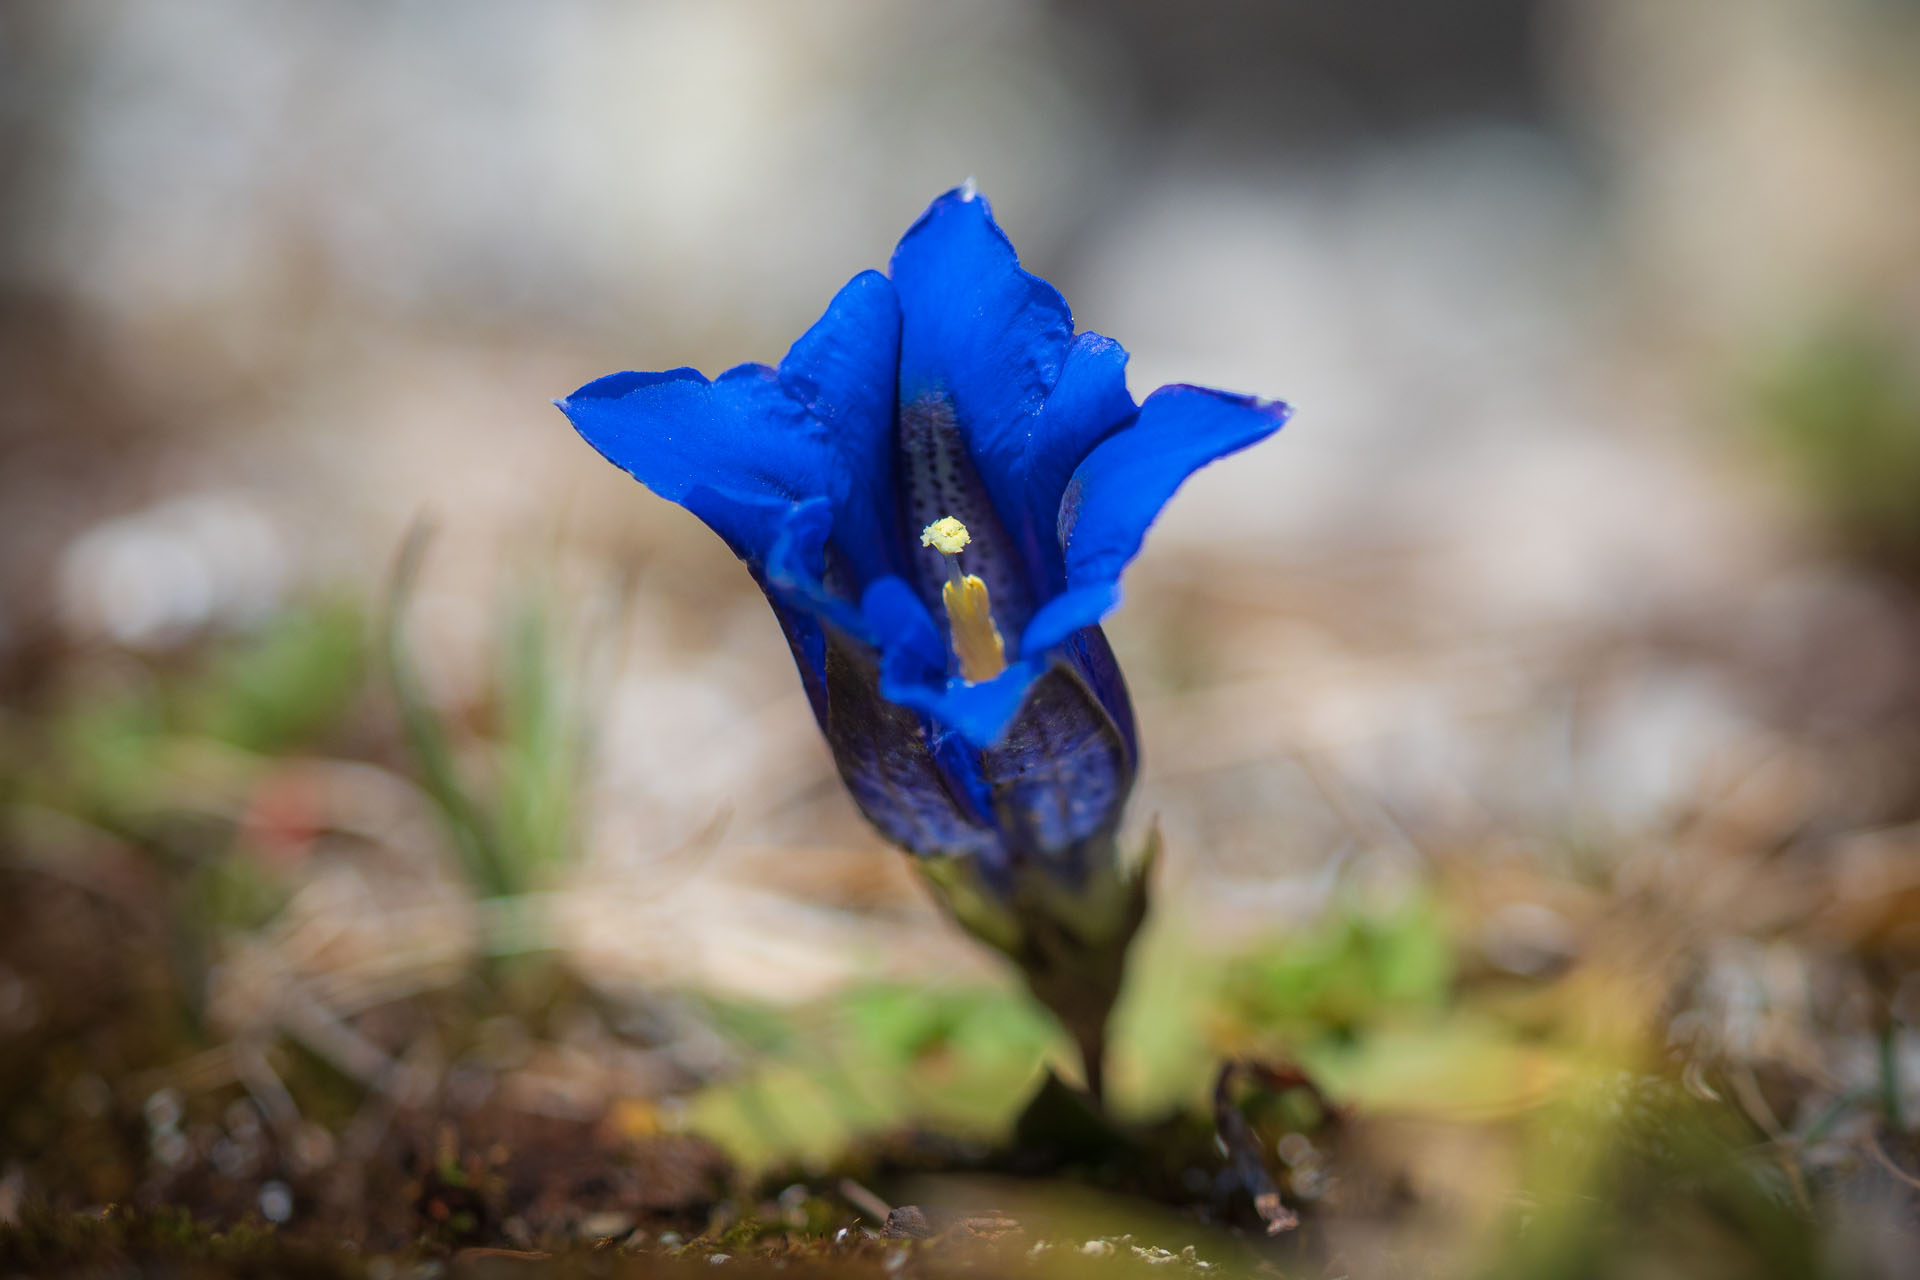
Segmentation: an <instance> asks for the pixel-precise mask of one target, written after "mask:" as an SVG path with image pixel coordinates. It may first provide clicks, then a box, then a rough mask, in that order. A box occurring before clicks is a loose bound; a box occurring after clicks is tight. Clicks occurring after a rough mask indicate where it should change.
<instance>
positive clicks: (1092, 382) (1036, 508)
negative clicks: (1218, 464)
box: [1010, 333, 1136, 595]
mask: <svg viewBox="0 0 1920 1280" xmlns="http://www.w3.org/2000/svg"><path fill="white" fill-rule="evenodd" d="M1135 412H1136V410H1135V408H1134V403H1133V397H1132V396H1131V395H1129V394H1128V392H1127V350H1126V348H1125V347H1123V346H1121V345H1120V344H1119V343H1117V342H1115V341H1114V340H1113V339H1111V338H1105V337H1102V336H1101V335H1099V334H1097V333H1083V334H1080V335H1079V336H1078V337H1076V338H1075V339H1074V340H1073V346H1072V347H1070V348H1069V349H1068V351H1067V360H1066V364H1065V366H1064V367H1062V369H1061V370H1060V380H1059V382H1057V383H1055V384H1054V387H1053V391H1052V393H1051V394H1050V395H1048V396H1047V402H1046V405H1045V406H1044V407H1043V408H1042V409H1041V410H1040V420H1039V422H1037V423H1035V424H1034V427H1033V431H1032V434H1031V435H1030V436H1029V437H1028V439H1027V441H1026V445H1025V452H1024V453H1023V454H1022V456H1021V457H1019V458H1018V459H1017V460H1010V465H1011V466H1012V468H1013V470H1014V472H1015V473H1016V474H1017V475H1018V477H1019V480H1020V498H1019V503H1020V516H1019V522H1020V525H1021V538H1022V541H1023V543H1024V549H1025V550H1026V552H1027V554H1028V556H1029V557H1030V558H1031V559H1032V560H1033V562H1034V563H1036V564H1038V565H1039V566H1041V568H1042V570H1043V573H1044V578H1043V580H1042V581H1041V582H1040V583H1038V584H1036V585H1038V586H1040V587H1041V588H1042V589H1043V590H1044V591H1045V592H1046V594H1049V595H1051V594H1052V593H1054V592H1056V591H1059V590H1060V588H1061V587H1062V586H1063V585H1064V581H1063V578H1062V573H1063V566H1062V564H1061V555H1060V533H1059V522H1060V496H1061V495H1062V494H1063V493H1065V492H1066V489H1067V483H1068V481H1069V479H1070V478H1071V477H1072V475H1073V472H1074V469H1075V468H1076V467H1078V466H1079V465H1080V464H1081V462H1083V461H1084V460H1085V459H1086V456H1087V454H1089V453H1090V452H1092V450H1093V448H1094V446H1095V445H1098V444H1099V443H1100V442H1101V441H1102V440H1104V439H1106V438H1107V437H1108V436H1110V435H1112V434H1113V433H1114V432H1115V431H1117V430H1119V429H1120V428H1121V427H1124V426H1125V425H1126V424H1127V423H1128V421H1130V420H1131V419H1132V417H1133V415H1134V413H1135Z"/></svg>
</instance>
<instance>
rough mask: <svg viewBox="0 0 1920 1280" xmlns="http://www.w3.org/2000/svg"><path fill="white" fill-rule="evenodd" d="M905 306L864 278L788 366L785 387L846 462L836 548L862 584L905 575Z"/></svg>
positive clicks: (804, 339) (873, 278) (791, 354)
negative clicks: (900, 445) (900, 415)
mask: <svg viewBox="0 0 1920 1280" xmlns="http://www.w3.org/2000/svg"><path fill="white" fill-rule="evenodd" d="M899 367H900V305H899V303H898V301H897V300H896V299H895V297H894V292H893V284H892V282H891V281H889V280H888V279H887V278H886V277H885V276H883V275H881V274H880V273H879V272H877V271H863V272H861V273H860V274H859V275H857V276H855V277H854V278H853V279H852V280H850V281H848V282H847V284H846V285H845V286H844V287H843V288H841V290H840V292H839V293H838V294H836V295H834V299H833V302H832V303H831V304H830V305H829V306H828V307H827V310H826V313H825V314H824V315H822V316H821V317H820V319H819V320H818V321H817V322H815V324H814V326H813V327H812V328H811V329H808V330H807V332H806V333H805V334H803V335H801V338H800V340H799V341H798V342H796V343H794V344H793V348H792V349H791V350H790V351H788V352H787V358H786V359H785V360H782V361H781V362H780V385H781V386H782V387H784V388H785V389H786V391H787V393H788V395H790V396H791V397H792V398H793V399H794V400H795V401H796V402H798V403H799V404H800V405H801V407H803V408H804V409H805V410H806V411H807V412H808V413H809V414H810V415H812V416H813V418H814V419H816V420H817V421H818V422H819V423H820V424H821V425H822V426H823V427H824V428H825V429H826V433H827V438H828V440H829V441H830V442H831V444H832V447H833V449H834V452H835V454H836V455H837V458H838V462H839V474H838V476H837V477H836V483H835V486H834V491H833V492H832V494H831V495H830V496H831V497H832V498H833V501H834V518H833V541H834V544H835V545H836V546H837V547H839V548H840V549H841V551H842V552H843V553H844V554H845V556H846V557H847V560H848V562H849V563H850V564H851V565H852V567H853V570H854V573H855V575H856V577H857V579H858V581H859V583H861V584H865V583H868V582H871V581H873V580H874V579H875V578H879V577H882V576H884V575H886V574H889V573H897V572H899V571H900V568H901V566H900V565H899V564H898V563H897V561H898V553H899V534H898V532H897V530H896V529H895V527H894V526H895V521H894V516H893V412H894V403H895V401H896V400H897V398H898V396H897V390H896V380H897V378H898V376H899Z"/></svg>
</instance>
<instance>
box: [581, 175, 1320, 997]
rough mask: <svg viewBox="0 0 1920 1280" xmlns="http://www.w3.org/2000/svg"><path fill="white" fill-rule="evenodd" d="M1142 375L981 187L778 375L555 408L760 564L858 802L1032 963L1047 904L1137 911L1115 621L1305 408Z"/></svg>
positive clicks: (636, 382)
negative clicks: (1137, 584)
mask: <svg viewBox="0 0 1920 1280" xmlns="http://www.w3.org/2000/svg"><path fill="white" fill-rule="evenodd" d="M1126 361H1127V353H1126V351H1125V350H1123V349H1122V348H1121V346H1120V345H1119V344H1118V343H1116V342H1114V341H1113V340H1111V339H1109V338H1104V337H1102V336H1100V335H1099V334H1095V333H1079V334H1076V333H1075V332H1074V327H1073V317H1072V314H1071V313H1070V312H1069V311H1068V309H1067V305H1066V302H1065V301H1064V300H1063V299H1062V298H1061V297H1060V295H1059V293H1058V292H1056V291H1055V290H1054V289H1053V287H1052V286H1051V285H1049V284H1047V283H1046V282H1045V281H1044V280H1041V279H1039V278H1037V277H1035V276H1033V275H1029V274H1028V273H1027V272H1025V271H1023V270H1021V268H1020V264H1019V260H1018V259H1017V258H1016V256H1015V254H1014V250H1013V246H1012V245H1011V244H1010V243H1009V242H1008V240H1007V238H1006V236H1005V235H1004V234H1003V233H1002V232H1001V230H1000V228H999V227H998V226H997V225H995V223H994V221H993V215H992V213H991V211H990V210H989V209H988V207H987V202H986V201H985V200H984V199H982V198H980V197H979V196H978V195H976V194H975V193H974V192H973V190H972V188H971V185H970V184H969V186H967V187H963V188H960V189H957V190H954V191H950V192H948V193H947V194H945V195H943V196H941V197H940V198H939V199H937V200H935V201H934V202H933V204H932V205H931V206H930V207H929V208H928V209H927V211H926V213H924V214H923V215H922V216H921V217H920V220H919V221H918V222H916V223H915V224H914V225H913V227H912V228H911V229H910V230H908V232H907V234H906V236H905V237H904V238H903V239H902V240H901V241H900V244H899V247H898V248H897V249H896V250H895V251H894V255H893V262H892V265H891V268H890V271H889V274H887V275H881V274H880V273H879V272H875V271H865V272H862V273H861V274H859V275H857V276H855V277H854V278H853V279H852V280H851V281H850V282H848V284H847V285H846V287H845V288H843V289H841V290H840V292H839V294H838V295H836V296H835V298H834V299H833V302H832V304H831V305H830V306H829V307H828V308H827V311H826V314H825V315H823V316H822V317H821V318H820V320H819V322H818V323H816V324H815V325H814V326H813V327H812V328H811V329H809V330H808V331H807V332H806V333H805V334H804V335H803V336H802V337H801V338H800V340H799V341H798V342H796V343H795V344H794V345H793V348H792V350H790V351H789V352H788V353H787V356H786V359H784V360H783V361H781V362H780V365H779V367H778V368H769V367H767V366H766V365H760V364H743V365H739V366H737V367H735V368H733V369H729V370H728V371H726V372H725V373H723V374H721V375H720V376H719V377H718V378H715V379H712V380H709V379H707V378H706V377H704V376H702V375H701V374H699V373H698V372H696V371H694V370H692V369H671V370H668V371H666V372H663V373H617V374H613V375H611V376H609V377H605V378H600V379H598V380H597V381H594V382H590V383H588V384H587V385H586V386H584V387H582V388H580V389H579V390H578V391H576V392H574V393H573V394H572V395H570V396H568V397H567V398H565V399H564V400H561V401H559V402H558V403H559V406H560V408H561V409H562V410H564V411H565V412H566V415H567V417H568V418H569V419H570V420H571V421H572V422H573V425H574V426H575V427H576V428H577V429H578V430H579V432H580V434H581V435H583V436H584V437H586V439H587V441H588V442H589V443H590V444H592V445H593V447H594V448H595V449H597V450H599V451H600V453H601V454H603V455H604V456H605V457H606V458H607V459H608V460H609V461H611V462H612V463H614V464H615V465H616V466H619V467H620V468H622V469H623V470H625V471H627V472H628V473H630V474H631V475H633V476H634V477H635V478H636V479H638V480H639V481H640V482H641V483H643V484H645V485H646V486H647V487H648V488H650V489H652V490H653V491H654V492H655V493H658V494H660V495H661V496H662V497H665V498H668V499H670V500H672V501H674V502H677V503H679V504H680V505H682V506H684V507H686V508H687V509H688V510H689V511H691V512H693V513H694V514H695V515H697V516H699V517H700V518H701V519H702V520H703V521H705V522H706V523H707V525H708V526H710V527H711V528H712V529H713V530H714V532H716V533H718V534H719V535H720V536H721V537H722V538H724V539H725V540H726V542H727V545H728V546H730V547H731V548H732V549H733V551H734V554H736V555H738V556H739V557H740V559H742V560H743V561H745V562H746V564H747V566H748V568H749V569H750V570H751V571H752V573H753V575H754V577H755V579H756V580H757V581H758V582H759V584H760V586H761V587H762V589H763V590H764V591H765V592H766V594H767V598H768V600H769V601H770V602H771V604H772V605H773V610H774V613H775V614H776V615H777V616H778V618H779V621H780V625H781V627H782V629H783V630H784V631H785V633H786V636H787V641H788V643H789V645H790V646H791V647H792V650H793V655H794V659H795V661H796V663H797V664H798V666H799V668H800V677H801V680H802V682H803V684H804V685H805V686H806V691H807V696H808V698H809V700H810V701H811V703H812V706H813V712H814V715H815V716H816V718H817V719H818V720H819V723H820V727H821V729H822V730H823V731H824V733H825V734H826V738H827V742H828V743H829V744H830V746H831V748H832V751H833V756H834V760H835V762H836V763H837V764H838V766H839V770H840V774H841V777H842V778H843V779H844V780H845V782H846V785H847V788H848V790H849V791H850V792H851V793H852V795H853V798H854V799H855V801H856V802H857V803H858V804H859V806H860V808H861V810H862V811H863V812H864V813H865V814H866V816H867V817H868V818H869V819H870V820H871V821H872V822H873V824H874V825H875V826H876V827H878V828H879V830H880V831H881V832H882V834H884V835H885V836H886V837H887V838H888V839H890V840H892V841H893V842H894V843H895V844H898V845H900V846H901V847H903V848H905V849H907V850H908V851H910V852H912V853H914V854H917V855H920V856H921V858H922V860H923V865H926V866H927V867H929V869H934V870H936V874H940V875H941V882H942V883H943V884H945V885H947V886H948V888H949V891H950V899H949V900H950V903H952V904H953V905H955V906H956V911H957V912H959V913H960V914H961V915H962V918H963V920H965V921H966V922H967V923H969V924H970V925H971V926H972V927H974V928H975V929H976V930H977V931H980V932H982V933H983V934H986V935H988V936H989V937H991V939H992V940H993V941H995V942H997V943H998V944H999V945H1001V946H1003V947H1005V948H1007V949H1008V950H1009V951H1013V952H1016V954H1017V953H1018V952H1019V950H1020V949H1021V948H1028V949H1031V947H1032V946H1034V945H1036V944H1035V943H1034V941H1033V938H1032V935H1033V934H1034V932H1035V929H1034V928H1033V921H1034V920H1035V919H1037V918H1039V917H1041V916H1045V917H1047V918H1049V919H1052V920H1055V921H1060V920H1065V921H1066V922H1067V924H1068V926H1070V929H1071V930H1072V931H1077V932H1078V933H1079V934H1082V935H1084V934H1086V933H1087V932H1088V930H1089V929H1091V930H1092V932H1095V933H1100V932H1111V929H1103V928H1101V927H1100V926H1098V925H1094V924H1089V923H1088V921H1087V920H1086V918H1085V917H1086V916H1087V907H1086V903H1087V901H1089V900H1091V899H1099V900H1102V901H1105V900H1107V899H1112V898H1113V897H1114V895H1113V894H1112V893H1111V892H1109V891H1108V890H1109V889H1110V887H1111V885H1112V884H1113V883H1114V873H1113V868H1114V865H1115V859H1114V857H1113V840H1114V832H1115V829H1116V827H1117V825H1118V823H1119V819H1120V812H1121V808H1122V806H1123V804H1124V802H1125V800H1126V797H1127V793H1128V791H1129V790H1130V788H1131V787H1132V784H1133V778H1134V772H1135V768H1136V764H1137V760H1138V751H1139V748H1138V743H1137V741H1136V738H1135V732H1134V720H1133V711H1132V708H1131V706H1130V705H1129V703H1128V699H1127V691H1126V685H1125V683H1124V681H1123V680H1122V679H1121V675H1120V671H1119V668H1118V667H1117V666H1116V665H1115V663H1114V658H1113V653H1112V651H1111V650H1110V649H1109V648H1108V646H1107V641H1106V638H1105V637H1104V636H1103V635H1102V633H1101V631H1100V627H1099V625H1098V624H1099V622H1100V620H1101V619H1102V618H1103V617H1105V616H1106V615H1107V614H1108V613H1109V612H1110V611H1111V610H1112V609H1113V608H1114V607H1115V606H1116V605H1117V604H1118V603H1119V601H1120V586H1119V582H1120V574H1121V572H1122V570H1124V569H1125V568H1126V566H1127V563H1128V562H1129V561H1130V560H1132V559H1133V557H1134V555H1135V553H1136V552H1138V551H1139V549H1140V544H1141V539H1142V538H1143V537H1144V536H1145V534H1146V531H1147V528H1148V526H1149V525H1151V524H1152V523H1153V520H1154V518H1155V516H1157V515H1158V514H1159V512H1160V509H1161V507H1162V506H1164V505H1165V504H1166V502H1167V500H1168V499H1169V498H1171V497H1172V496H1173V492H1174V490H1175V489H1177V488H1178V487H1179V486H1180V484H1181V482H1182V481H1184V480H1185V479H1186V478H1187V476H1189V475H1191V474H1192V473H1193V472H1194V471H1196V470H1198V469H1199V468H1200V467H1202V466H1204V465H1206V464H1207V463H1208V462H1211V461H1213V460H1214V459H1215V458H1219V457H1221V456H1223V455H1225V454H1228V453H1232V452H1234V451H1235V450H1238V449H1243V448H1245V447H1246V446H1248V445H1251V444H1253V443H1254V442H1256V441H1258V440H1261V439H1263V438H1265V437H1266V436H1268V435H1270V434H1272V433H1273V432H1274V431H1276V430H1278V429H1279V427H1280V425H1281V424H1282V423H1283V422H1284V421H1285V420H1286V417H1287V414H1288V409H1287V407H1286V406H1285V405H1283V404H1280V403H1277V402H1275V401H1270V400H1257V399H1254V398H1252V397H1248V396H1240V395H1231V394H1228V393H1225V392H1221V391H1210V390H1206V389H1203V388H1200V387H1191V386H1170V387H1162V388H1161V389H1160V390H1158V391H1156V392H1154V393H1153V394H1152V395H1150V396H1148V397H1147V399H1146V400H1145V402H1144V403H1141V404H1139V405H1136V404H1135V403H1134V400H1133V398H1132V396H1131V395H1130V394H1128V391H1127V385H1126V377H1125V370H1126ZM1122 896H1123V897H1124V896H1125V895H1122ZM960 897H965V898H967V899H968V900H969V901H971V902H973V905H974V906H975V907H977V908H979V909H978V910H973V911H971V912H969V911H968V910H967V909H964V908H963V907H962V906H961V905H960V904H959V902H958V899H959V898H960ZM1042 899H1044V900H1046V902H1047V904H1048V905H1047V906H1046V907H1045V908H1044V909H1041V908H1039V907H1037V906H1036V904H1037V903H1039V902H1040V900H1042ZM1009 906H1011V907H1012V908H1013V910H1012V913H1011V914H1008V912H1007V910H1006V908H1008V907H1009ZM988 908H993V909H994V910H993V911H992V912H989V914H990V915H991V916H992V919H991V920H989V918H988V915H983V914H982V912H983V911H986V910H987V909H988ZM1103 912H1104V913H1105V914H1111V912H1110V911H1107V910H1106V909H1105V908H1102V909H1101V911H1099V912H1095V914H1101V913H1103ZM1122 914H1125V909H1124V908H1123V909H1122ZM1134 922H1135V923H1137V913H1136V915H1135V921H1134ZM1114 927H1118V926H1114ZM1131 931H1132V927H1131V925H1128V926H1126V928H1125V932H1126V933H1128V934H1130V933H1131ZM1120 945H1121V947H1122V949H1123V948H1124V940H1123V941H1122V942H1121V944H1120ZM1069 949H1071V948H1069ZM1023 963H1028V967H1029V972H1030V974H1031V972H1032V962H1031V961H1030V960H1023ZM1067 963H1071V961H1067ZM1116 972H1117V971H1116ZM1116 981H1117V978H1116ZM1036 989H1038V983H1036ZM1044 998H1046V997H1045V995H1044V993H1043V999H1044ZM1049 1003H1053V1002H1052V1001H1049ZM1104 1012H1105V1011H1104V1009H1103V1010H1101V1016H1102V1018H1104Z"/></svg>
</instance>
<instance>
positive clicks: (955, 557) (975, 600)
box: [920, 516, 1007, 684]
mask: <svg viewBox="0 0 1920 1280" xmlns="http://www.w3.org/2000/svg"><path fill="white" fill-rule="evenodd" d="M971 541H973V537H972V535H970V534H969V533H968V532H967V526H965V525H964V524H961V523H960V522H959V521H958V520H956V519H954V518H953V517H952V516H944V517H942V518H941V519H939V520H935V521H934V522H933V523H932V524H930V525H928V526H927V527H926V531H925V532H923V533H922V534H921V535H920V544H921V545H922V546H927V547H932V548H934V549H935V550H936V551H938V552H939V553H940V554H941V555H943V556H945V557H946V558H947V582H946V585H945V586H943V587H942V588H941V589H940V599H941V602H942V603H944V604H945V605H946V606H947V623H948V630H950V631H951V632H952V633H953V653H954V656H955V657H956V658H958V659H960V678H961V679H962V680H965V681H966V682H967V683H968V684H979V683H980V682H981V681H982V680H991V679H993V678H994V677H995V676H997V675H999V674H1000V673H1001V672H1002V671H1005V670H1006V669H1007V647H1006V645H1005V643H1003V642H1002V641H1001V639H1000V628H999V627H997V626H995V625H994V623H993V601H992V600H991V599H990V598H989V597H988V595H987V584H986V583H984V582H982V581H981V580H980V579H979V578H978V577H977V576H975V575H974V574H971V573H962V572H961V571H960V551H961V549H962V548H963V547H965V546H966V545H967V544H968V543H969V542H971Z"/></svg>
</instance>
